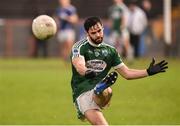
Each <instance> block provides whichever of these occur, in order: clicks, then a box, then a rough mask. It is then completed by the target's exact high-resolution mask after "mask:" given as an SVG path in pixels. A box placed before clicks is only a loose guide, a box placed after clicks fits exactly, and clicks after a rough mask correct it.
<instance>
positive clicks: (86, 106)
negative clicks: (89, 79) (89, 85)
mask: <svg viewBox="0 0 180 126" xmlns="http://www.w3.org/2000/svg"><path fill="white" fill-rule="evenodd" d="M93 94H94V90H93V89H92V90H90V91H87V92H85V93H83V94H81V95H80V96H79V97H78V98H77V99H76V101H75V106H76V109H77V112H78V118H79V119H82V120H84V119H85V117H84V113H85V112H86V111H87V110H90V109H97V110H101V108H100V107H99V106H98V105H97V104H96V103H95V101H94V100H93Z"/></svg>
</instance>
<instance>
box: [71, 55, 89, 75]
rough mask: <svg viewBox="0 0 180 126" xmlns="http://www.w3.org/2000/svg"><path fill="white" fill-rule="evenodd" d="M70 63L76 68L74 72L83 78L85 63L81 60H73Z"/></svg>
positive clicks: (85, 68)
mask: <svg viewBox="0 0 180 126" xmlns="http://www.w3.org/2000/svg"><path fill="white" fill-rule="evenodd" d="M72 63H73V65H74V67H75V68H76V71H77V72H78V73H79V74H80V75H82V76H84V75H85V72H86V71H87V67H86V66H85V61H84V59H83V58H74V59H73V60H72Z"/></svg>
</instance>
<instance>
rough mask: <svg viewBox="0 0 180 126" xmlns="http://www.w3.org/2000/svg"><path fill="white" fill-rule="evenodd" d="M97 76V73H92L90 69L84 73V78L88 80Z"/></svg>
mask: <svg viewBox="0 0 180 126" xmlns="http://www.w3.org/2000/svg"><path fill="white" fill-rule="evenodd" d="M97 75H98V73H97V72H95V71H93V70H90V69H88V70H86V72H85V77H86V78H89V79H91V78H94V77H96V76H97Z"/></svg>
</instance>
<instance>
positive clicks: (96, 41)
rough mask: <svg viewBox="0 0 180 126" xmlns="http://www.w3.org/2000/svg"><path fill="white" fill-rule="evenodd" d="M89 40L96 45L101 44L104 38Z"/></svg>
mask: <svg viewBox="0 0 180 126" xmlns="http://www.w3.org/2000/svg"><path fill="white" fill-rule="evenodd" d="M89 38H90V39H91V41H92V42H93V43H94V44H97V45H98V44H101V43H102V41H103V37H99V38H96V39H93V38H92V37H91V36H89Z"/></svg>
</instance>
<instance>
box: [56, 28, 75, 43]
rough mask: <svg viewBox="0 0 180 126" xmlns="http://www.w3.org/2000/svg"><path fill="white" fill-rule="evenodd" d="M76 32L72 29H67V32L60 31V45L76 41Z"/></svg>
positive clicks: (58, 36) (58, 34)
mask: <svg viewBox="0 0 180 126" xmlns="http://www.w3.org/2000/svg"><path fill="white" fill-rule="evenodd" d="M75 37H76V36H75V31H74V30H72V29H65V30H60V31H59V32H58V33H57V39H58V41H59V42H60V43H63V42H65V41H73V42H74V41H75Z"/></svg>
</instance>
